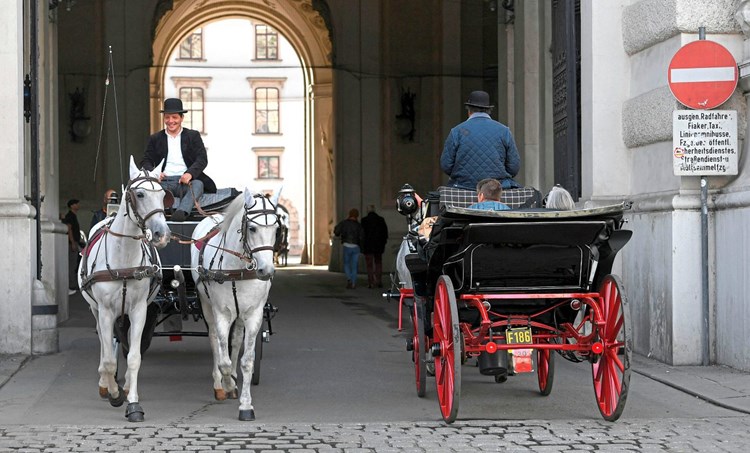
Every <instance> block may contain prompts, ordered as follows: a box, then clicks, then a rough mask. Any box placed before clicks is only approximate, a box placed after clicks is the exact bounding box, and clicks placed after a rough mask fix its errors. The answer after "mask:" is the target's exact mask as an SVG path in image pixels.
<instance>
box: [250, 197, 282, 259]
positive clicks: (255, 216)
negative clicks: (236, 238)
mask: <svg viewBox="0 0 750 453" xmlns="http://www.w3.org/2000/svg"><path fill="white" fill-rule="evenodd" d="M253 198H255V199H256V201H255V203H253V205H252V206H250V207H249V208H248V207H247V205H246V206H245V214H244V215H243V216H242V227H241V235H242V238H241V239H242V249H243V250H244V252H245V255H246V256H247V257H248V258H250V260H249V262H248V265H247V266H246V268H247V269H248V270H253V269H255V267H256V266H257V263H256V261H255V259H254V258H253V253H255V252H261V251H263V250H270V251H273V245H261V246H259V247H255V248H253V249H251V248H250V246H249V245H248V243H247V229H248V227H249V225H250V224H251V223H254V224H256V225H258V226H272V225H273V224H276V226H277V228H278V226H279V225H280V224H281V219H280V218H279V215H278V213H277V212H276V205H274V204H273V202H271V200H269V199H268V198H267V197H266V196H264V195H262V194H255V195H253ZM258 199H259V200H258ZM260 200H262V205H263V206H262V207H260V208H259V209H253V208H255V207H256V206H257V205H258V204H259V201H260ZM266 203H268V205H266ZM267 206H270V208H269V207H267ZM269 216H270V217H272V219H269ZM261 217H262V218H263V219H264V221H265V223H261V222H259V221H258V220H259V218H261ZM269 220H272V221H269Z"/></svg>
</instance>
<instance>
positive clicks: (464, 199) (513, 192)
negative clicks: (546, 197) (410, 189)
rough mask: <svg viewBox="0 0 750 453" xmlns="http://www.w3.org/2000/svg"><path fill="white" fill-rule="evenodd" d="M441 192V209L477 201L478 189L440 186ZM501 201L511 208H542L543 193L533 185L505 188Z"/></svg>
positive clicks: (467, 204)
mask: <svg viewBox="0 0 750 453" xmlns="http://www.w3.org/2000/svg"><path fill="white" fill-rule="evenodd" d="M438 192H440V210H441V211H443V210H444V209H445V208H447V207H449V206H450V207H454V208H466V207H469V206H470V205H472V204H474V203H476V202H477V192H476V190H466V189H459V188H458V187H447V186H440V187H438ZM500 201H502V202H503V203H505V204H507V205H508V206H510V208H511V209H519V208H541V207H542V194H541V193H540V192H539V191H538V190H536V189H535V188H533V187H521V188H519V189H504V190H503V193H502V195H501V196H500Z"/></svg>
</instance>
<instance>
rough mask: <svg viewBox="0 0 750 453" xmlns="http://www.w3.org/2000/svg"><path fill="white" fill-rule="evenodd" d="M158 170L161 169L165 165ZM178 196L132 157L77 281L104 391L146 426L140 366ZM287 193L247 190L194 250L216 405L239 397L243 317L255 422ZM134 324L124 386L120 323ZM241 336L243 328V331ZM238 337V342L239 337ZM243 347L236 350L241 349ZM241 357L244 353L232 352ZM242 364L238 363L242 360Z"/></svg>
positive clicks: (243, 415)
mask: <svg viewBox="0 0 750 453" xmlns="http://www.w3.org/2000/svg"><path fill="white" fill-rule="evenodd" d="M156 168H157V169H158V168H161V164H159V165H157V166H156ZM169 197H171V194H168V193H167V192H165V191H164V190H163V188H162V187H161V184H160V183H159V174H158V172H157V171H154V172H149V171H145V170H139V169H138V168H137V167H136V165H135V163H134V161H133V157H132V156H131V157H130V181H129V182H128V186H127V187H126V189H125V192H124V194H123V197H122V201H121V203H120V208H119V210H118V211H117V215H116V216H114V218H110V219H105V220H104V221H102V222H101V223H100V224H98V225H97V226H96V227H94V229H92V233H94V230H97V229H99V230H100V231H101V233H100V235H96V234H94V237H93V238H91V239H90V242H89V246H87V247H86V249H85V250H84V253H85V254H86V256H85V257H84V258H83V259H82V260H81V265H80V267H79V272H78V281H79V285H80V287H81V293H82V294H83V296H84V298H85V299H86V300H87V301H88V303H89V306H90V308H91V311H92V313H93V314H94V317H95V318H96V329H97V332H98V334H99V342H100V345H101V351H100V358H99V395H100V396H101V397H102V398H108V399H109V401H110V404H112V405H113V406H115V407H118V406H121V405H122V403H123V402H124V400H125V398H127V401H128V405H127V409H126V411H125V416H126V417H127V419H128V420H129V421H131V422H139V421H143V420H144V411H143V408H142V407H141V405H140V404H139V398H138V370H139V368H140V366H141V348H140V347H139V346H138V345H140V344H141V337H142V334H143V328H144V325H145V322H146V311H147V305H148V304H149V302H150V301H151V300H152V299H153V297H154V296H155V295H156V293H157V292H158V289H159V283H160V280H161V269H160V267H159V257H158V254H157V252H156V249H159V248H163V247H164V246H166V245H167V243H168V242H169V241H170V239H171V232H170V230H169V226H168V224H167V221H166V218H165V216H164V206H165V202H166V203H167V205H170V204H171V200H170V199H169ZM278 197H279V193H278V192H277V193H275V194H274V195H273V196H272V197H271V198H270V199H269V198H268V197H266V196H264V195H263V194H262V193H259V192H254V191H252V190H250V189H245V192H244V194H241V195H239V196H238V197H237V198H236V199H235V200H234V201H233V202H232V203H231V204H230V205H229V206H228V207H227V209H226V210H225V212H224V213H223V214H217V215H213V216H210V217H206V218H205V219H203V220H202V221H201V222H200V223H199V224H198V225H197V226H196V228H195V231H194V233H193V241H194V242H193V244H191V245H190V248H191V258H192V263H191V264H192V265H191V267H192V272H193V279H194V281H195V282H196V287H197V289H198V294H199V297H200V300H201V305H202V308H203V315H204V317H205V319H206V322H207V324H208V336H209V340H210V343H211V350H212V352H213V357H214V366H213V373H212V376H213V387H214V394H215V396H216V398H217V399H223V398H225V397H226V396H227V395H228V396H229V397H235V398H236V395H237V386H236V383H235V380H234V378H233V377H232V371H233V370H236V369H237V364H236V363H232V360H231V358H230V353H229V345H230V338H229V336H230V330H231V326H232V324H233V323H234V322H235V320H237V321H238V327H241V326H239V324H240V323H241V324H243V325H244V327H245V335H244V354H243V355H242V357H241V359H240V368H241V370H242V376H243V377H244V379H245V380H244V382H245V385H243V386H242V391H241V394H240V412H239V419H240V420H254V419H255V411H254V408H253V405H252V398H251V395H250V377H251V376H252V374H253V362H254V356H255V341H256V336H257V333H258V331H259V330H260V328H261V325H262V322H263V307H264V305H265V303H266V299H267V298H268V292H269V290H270V288H271V277H273V274H274V266H273V245H274V241H275V238H276V228H277V225H278V221H277V220H278V219H277V217H276V203H277V201H278ZM123 315H127V316H128V317H129V319H130V329H129V331H128V339H129V344H130V345H131V347H130V349H129V352H128V356H127V371H126V372H125V384H124V386H123V387H120V386H119V385H118V383H117V381H116V376H115V373H116V372H117V358H116V357H115V353H116V351H115V350H114V349H113V347H112V344H113V341H112V339H113V327H114V323H115V322H116V319H117V318H118V316H123ZM235 330H239V331H241V328H240V329H235ZM235 337H237V336H236V335H235ZM239 346H240V345H239V344H236V345H235V347H236V348H237V349H236V350H239ZM233 356H234V357H237V354H236V353H235V354H234V355H233ZM235 360H236V359H235Z"/></svg>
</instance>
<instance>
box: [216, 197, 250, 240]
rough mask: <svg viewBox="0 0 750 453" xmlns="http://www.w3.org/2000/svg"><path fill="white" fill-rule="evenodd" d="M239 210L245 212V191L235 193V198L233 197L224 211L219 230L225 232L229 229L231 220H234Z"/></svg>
mask: <svg viewBox="0 0 750 453" xmlns="http://www.w3.org/2000/svg"><path fill="white" fill-rule="evenodd" d="M240 212H245V193H244V192H243V193H241V194H239V195H237V198H235V199H234V200H233V201H232V202H231V203H229V206H227V209H226V211H224V222H222V224H221V232H222V233H226V232H227V231H229V226H230V225H231V224H232V220H234V218H235V217H237V215H238V214H240Z"/></svg>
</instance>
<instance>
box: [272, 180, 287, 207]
mask: <svg viewBox="0 0 750 453" xmlns="http://www.w3.org/2000/svg"><path fill="white" fill-rule="evenodd" d="M283 188H284V185H283V184H280V185H279V188H278V189H276V190H275V191H274V192H273V195H272V196H271V203H273V204H274V205H277V204H279V197H281V190H282V189H283Z"/></svg>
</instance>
